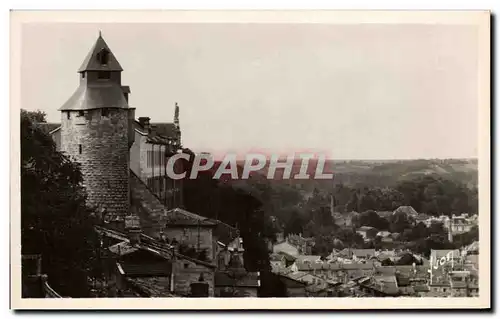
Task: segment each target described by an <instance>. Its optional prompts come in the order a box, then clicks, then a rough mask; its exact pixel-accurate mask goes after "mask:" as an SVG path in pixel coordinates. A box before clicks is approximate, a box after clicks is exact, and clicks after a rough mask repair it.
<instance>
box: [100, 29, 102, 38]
mask: <svg viewBox="0 0 500 319" xmlns="http://www.w3.org/2000/svg"><path fill="white" fill-rule="evenodd" d="M101 37H102V34H101V30H99V38H101Z"/></svg>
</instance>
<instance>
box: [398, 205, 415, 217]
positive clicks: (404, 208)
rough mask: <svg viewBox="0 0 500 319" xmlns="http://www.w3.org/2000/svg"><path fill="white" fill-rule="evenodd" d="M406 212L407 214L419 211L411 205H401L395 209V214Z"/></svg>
mask: <svg viewBox="0 0 500 319" xmlns="http://www.w3.org/2000/svg"><path fill="white" fill-rule="evenodd" d="M401 212H402V213H405V214H407V215H415V216H416V215H418V213H417V211H416V210H415V209H414V208H413V207H411V206H399V207H398V208H397V209H396V210H395V211H394V214H396V213H401Z"/></svg>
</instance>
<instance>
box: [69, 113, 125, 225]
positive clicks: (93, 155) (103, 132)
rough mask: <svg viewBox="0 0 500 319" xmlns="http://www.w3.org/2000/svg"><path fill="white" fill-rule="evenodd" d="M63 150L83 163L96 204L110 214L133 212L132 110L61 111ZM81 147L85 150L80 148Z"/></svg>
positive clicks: (90, 201)
mask: <svg viewBox="0 0 500 319" xmlns="http://www.w3.org/2000/svg"><path fill="white" fill-rule="evenodd" d="M61 114H62V117H61V123H62V124H61V125H62V126H61V151H63V152H64V153H65V154H67V155H69V156H70V157H71V158H73V159H74V160H75V161H77V162H78V163H80V164H81V171H82V174H83V179H84V186H85V187H86V189H87V193H88V201H87V203H88V204H89V205H92V206H101V207H104V208H105V209H106V210H107V212H108V213H111V214H119V215H125V214H127V213H128V211H129V147H128V123H129V121H128V110H126V109H109V116H102V115H101V109H95V110H86V111H85V112H84V116H78V111H71V112H69V114H70V116H69V119H68V116H67V114H68V112H67V111H64V112H61ZM80 150H81V151H80Z"/></svg>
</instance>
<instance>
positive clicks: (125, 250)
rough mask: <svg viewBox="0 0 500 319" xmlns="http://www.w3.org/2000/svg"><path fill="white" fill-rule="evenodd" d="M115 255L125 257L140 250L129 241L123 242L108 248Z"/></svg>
mask: <svg viewBox="0 0 500 319" xmlns="http://www.w3.org/2000/svg"><path fill="white" fill-rule="evenodd" d="M108 249H109V250H110V251H111V252H112V253H113V254H116V255H120V256H124V255H128V254H130V253H133V252H136V251H138V250H139V248H137V247H134V246H132V245H131V244H130V243H129V242H127V241H122V242H121V243H118V244H115V245H113V246H111V247H109V248H108Z"/></svg>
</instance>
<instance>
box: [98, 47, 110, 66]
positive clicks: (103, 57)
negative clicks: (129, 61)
mask: <svg viewBox="0 0 500 319" xmlns="http://www.w3.org/2000/svg"><path fill="white" fill-rule="evenodd" d="M96 57H97V61H99V63H100V64H101V65H106V64H108V61H109V51H108V50H106V49H101V51H99V53H97V56H96Z"/></svg>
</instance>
